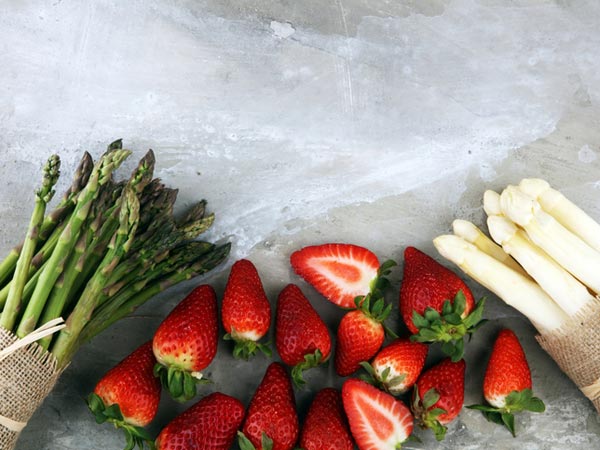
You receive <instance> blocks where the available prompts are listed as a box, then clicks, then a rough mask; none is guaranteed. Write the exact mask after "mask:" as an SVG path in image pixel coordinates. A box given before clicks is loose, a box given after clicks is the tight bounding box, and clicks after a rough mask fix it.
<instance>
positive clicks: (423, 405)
mask: <svg viewBox="0 0 600 450" xmlns="http://www.w3.org/2000/svg"><path fill="white" fill-rule="evenodd" d="M439 399H440V394H439V392H438V391H437V390H436V389H435V388H432V389H429V390H428V391H427V392H425V395H423V399H422V400H421V397H420V396H419V389H418V388H417V386H416V385H415V387H414V390H413V400H412V405H411V409H412V411H413V414H414V416H415V420H416V421H417V423H418V424H419V426H420V427H421V428H424V429H425V428H428V429H430V430H431V431H433V434H434V435H435V438H436V439H437V440H438V441H442V440H444V438H445V437H446V431H447V430H448V428H447V427H446V426H445V425H442V423H441V422H440V421H439V417H440V416H441V415H442V414H446V412H447V411H446V410H445V409H443V408H434V407H433V406H434V405H435V404H436V403H437V402H438V401H439Z"/></svg>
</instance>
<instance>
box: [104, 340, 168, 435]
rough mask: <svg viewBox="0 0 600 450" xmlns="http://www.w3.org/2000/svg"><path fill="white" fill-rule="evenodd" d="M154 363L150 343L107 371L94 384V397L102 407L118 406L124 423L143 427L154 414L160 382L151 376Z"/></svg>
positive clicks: (158, 397) (156, 407) (157, 402)
mask: <svg viewBox="0 0 600 450" xmlns="http://www.w3.org/2000/svg"><path fill="white" fill-rule="evenodd" d="M155 364H156V359H155V358H154V354H153V353H152V343H151V342H146V343H145V344H143V345H142V346H140V347H139V348H138V349H136V350H135V351H134V352H133V353H131V354H130V355H129V356H127V357H126V358H125V359H124V360H123V361H121V362H120V363H119V364H117V365H116V366H115V367H113V368H112V369H111V370H109V371H108V372H107V373H106V375H104V376H103V377H102V379H101V380H100V381H99V382H98V383H97V384H96V387H95V388H94V393H95V394H96V395H98V396H99V397H100V398H101V399H102V401H103V402H104V405H105V406H107V407H108V406H110V405H113V404H118V405H119V408H120V410H121V414H123V418H124V420H125V422H127V423H128V424H131V425H135V426H139V427H144V426H146V425H148V424H149V423H150V422H151V421H152V419H153V418H154V416H155V415H156V412H157V410H158V404H159V401H160V391H161V387H160V381H159V380H158V379H157V378H156V377H155V376H154V374H153V368H154V365H155Z"/></svg>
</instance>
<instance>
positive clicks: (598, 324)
mask: <svg viewBox="0 0 600 450" xmlns="http://www.w3.org/2000/svg"><path fill="white" fill-rule="evenodd" d="M537 340H538V342H539V343H540V345H541V346H542V348H543V349H544V350H546V352H548V354H549V355H550V356H551V357H552V359H554V361H556V363H557V364H558V365H559V367H560V368H561V369H562V371H563V372H564V373H565V374H567V376H568V377H569V378H570V379H571V380H573V382H574V383H575V384H576V385H577V387H579V389H581V391H582V392H583V394H584V395H585V396H586V397H588V398H589V399H590V400H591V401H592V403H593V404H594V406H595V407H596V410H597V411H598V413H600V302H597V303H596V304H595V305H594V306H593V307H591V308H589V310H587V311H585V314H582V315H581V318H580V320H577V321H575V320H573V321H572V323H571V324H570V325H569V326H567V327H563V328H562V329H561V330H560V331H558V332H555V333H552V334H545V335H543V336H538V337H537Z"/></svg>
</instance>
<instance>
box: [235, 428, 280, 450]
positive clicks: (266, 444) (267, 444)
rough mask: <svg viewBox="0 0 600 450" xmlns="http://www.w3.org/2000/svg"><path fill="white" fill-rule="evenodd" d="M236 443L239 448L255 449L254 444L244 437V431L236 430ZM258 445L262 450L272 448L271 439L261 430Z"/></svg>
mask: <svg viewBox="0 0 600 450" xmlns="http://www.w3.org/2000/svg"><path fill="white" fill-rule="evenodd" d="M237 434H238V445H239V446H240V449H241V450H256V447H255V446H254V444H253V443H252V442H251V441H250V439H248V438H247V437H246V435H245V434H244V433H242V432H241V431H238V433H237ZM260 446H261V448H262V450H273V439H271V438H270V437H269V436H267V433H265V432H264V431H263V433H262V437H261V440H260Z"/></svg>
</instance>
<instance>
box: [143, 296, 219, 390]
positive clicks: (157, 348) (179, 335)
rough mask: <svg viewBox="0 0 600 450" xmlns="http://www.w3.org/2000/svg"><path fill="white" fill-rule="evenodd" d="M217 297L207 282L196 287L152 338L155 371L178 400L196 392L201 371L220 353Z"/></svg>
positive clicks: (201, 377)
mask: <svg viewBox="0 0 600 450" xmlns="http://www.w3.org/2000/svg"><path fill="white" fill-rule="evenodd" d="M217 340H218V316H217V297H216V294H215V291H214V289H213V288H212V287H211V286H209V285H207V284H204V285H201V286H198V287H196V288H195V289H194V290H193V291H192V292H191V293H190V294H189V295H188V296H187V297H186V298H184V299H183V300H182V301H181V302H180V303H179V304H178V305H177V306H176V307H175V308H174V309H173V310H172V311H171V312H170V313H169V315H168V316H167V317H166V318H165V319H164V320H163V322H162V323H161V324H160V325H159V327H158V328H157V330H156V332H155V333H154V337H153V339H152V349H153V351H154V356H156V360H157V361H158V363H157V364H156V366H155V370H154V373H155V375H156V376H158V377H160V380H161V382H162V384H163V386H164V387H165V388H166V389H168V391H169V393H170V394H171V396H172V397H173V398H174V399H175V400H177V401H182V402H183V401H187V400H190V399H191V398H193V397H194V396H195V395H196V383H199V382H203V381H204V378H203V375H202V373H201V371H202V370H203V369H205V368H206V367H207V366H208V365H209V364H210V363H211V361H212V360H213V358H214V357H215V355H216V353H217Z"/></svg>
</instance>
